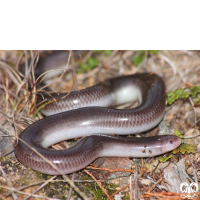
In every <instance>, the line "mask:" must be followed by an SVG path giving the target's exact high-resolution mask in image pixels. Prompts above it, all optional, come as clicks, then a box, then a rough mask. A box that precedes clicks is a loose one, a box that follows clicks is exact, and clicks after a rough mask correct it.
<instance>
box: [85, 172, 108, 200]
mask: <svg viewBox="0 0 200 200" xmlns="http://www.w3.org/2000/svg"><path fill="white" fill-rule="evenodd" d="M84 172H86V173H87V174H88V175H89V176H91V177H92V178H93V179H94V180H95V182H96V183H97V184H98V186H99V187H100V188H101V189H102V190H103V192H104V193H105V195H106V196H107V198H108V200H111V197H110V195H109V194H108V193H107V191H106V190H105V188H104V187H103V186H102V185H101V182H100V181H99V180H97V179H96V178H95V177H94V176H93V175H92V174H91V173H90V172H89V171H88V170H84Z"/></svg>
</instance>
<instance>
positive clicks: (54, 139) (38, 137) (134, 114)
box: [15, 73, 181, 175]
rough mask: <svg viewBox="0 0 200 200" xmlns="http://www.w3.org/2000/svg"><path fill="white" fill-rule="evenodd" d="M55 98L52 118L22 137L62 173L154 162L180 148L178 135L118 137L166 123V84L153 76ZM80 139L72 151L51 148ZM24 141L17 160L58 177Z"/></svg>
mask: <svg viewBox="0 0 200 200" xmlns="http://www.w3.org/2000/svg"><path fill="white" fill-rule="evenodd" d="M52 96H53V99H56V100H57V101H56V102H53V103H51V104H48V105H46V106H45V108H44V109H43V110H42V112H43V114H45V115H51V116H48V117H46V118H43V119H41V120H39V121H37V122H35V123H33V124H32V125H30V126H29V127H28V128H26V129H25V130H24V131H23V132H22V133H21V134H20V136H19V137H20V139H21V140H23V141H24V142H25V143H26V144H28V145H30V146H31V147H33V148H34V149H35V150H37V151H38V152H39V153H40V154H42V155H43V156H44V157H45V158H47V159H48V160H49V161H50V162H52V163H53V164H54V165H56V166H57V168H58V169H59V170H60V171H61V172H62V173H63V174H69V173H73V172H76V171H79V170H81V169H83V168H85V167H86V166H88V165H89V164H90V163H91V162H92V161H94V160H95V159H96V158H98V157H104V156H112V157H151V156H156V155H160V154H164V153H166V152H168V151H171V150H173V149H174V148H176V147H178V146H179V145H180V143H181V139H180V138H179V137H177V136H174V135H163V136H154V137H142V138H131V137H122V136H115V135H113V134H118V135H127V134H136V133H140V132H144V131H147V130H149V129H151V128H153V127H155V126H156V125H157V124H158V123H159V122H160V121H161V120H162V118H163V116H164V113H165V84H164V82H163V80H162V78H161V77H160V76H158V75H156V74H154V73H142V74H135V75H129V76H122V77H118V78H112V79H109V80H107V81H105V82H103V83H100V84H97V85H95V86H93V87H89V88H86V89H84V90H81V91H75V92H71V93H70V94H69V95H66V94H56V93H52ZM52 96H49V95H48V94H46V93H42V94H38V100H39V101H41V100H42V99H46V101H47V102H48V101H52ZM64 96H66V97H65V98H63V99H62V97H64ZM137 99H138V100H139V106H137V107H135V108H132V109H114V108H110V107H111V106H112V107H113V106H116V105H120V104H123V103H126V102H130V101H134V100H137ZM107 107H109V108H107ZM77 137H82V139H80V140H79V141H78V142H77V143H75V144H74V145H73V146H72V147H70V148H69V149H65V150H53V149H49V148H48V147H50V146H51V145H53V144H55V143H58V142H60V141H63V140H67V139H71V138H77ZM21 140H19V141H18V144H17V145H16V146H15V155H16V157H17V158H18V160H19V161H20V162H21V163H23V164H24V165H26V166H29V167H31V168H32V169H35V170H37V171H40V172H42V173H45V174H51V175H58V174H59V172H58V171H56V170H55V169H54V168H52V166H51V165H50V164H48V163H47V162H46V161H45V160H43V159H42V158H41V157H40V156H39V155H38V154H37V153H36V152H34V151H33V150H31V149H30V148H29V147H28V146H27V145H26V144H25V143H23V142H22V141H21Z"/></svg>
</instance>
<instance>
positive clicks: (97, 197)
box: [84, 179, 118, 200]
mask: <svg viewBox="0 0 200 200" xmlns="http://www.w3.org/2000/svg"><path fill="white" fill-rule="evenodd" d="M87 180H88V179H87ZM117 187H118V185H115V184H107V185H106V186H105V187H104V188H105V189H106V191H107V193H108V194H109V195H111V194H112V193H113V192H114V191H115V190H116V188H117ZM84 192H90V193H92V194H93V196H94V198H93V199H94V200H104V199H105V200H106V199H107V197H106V195H105V194H104V192H103V191H102V189H101V188H100V187H99V186H98V185H97V184H96V183H95V182H94V183H87V184H85V188H84Z"/></svg>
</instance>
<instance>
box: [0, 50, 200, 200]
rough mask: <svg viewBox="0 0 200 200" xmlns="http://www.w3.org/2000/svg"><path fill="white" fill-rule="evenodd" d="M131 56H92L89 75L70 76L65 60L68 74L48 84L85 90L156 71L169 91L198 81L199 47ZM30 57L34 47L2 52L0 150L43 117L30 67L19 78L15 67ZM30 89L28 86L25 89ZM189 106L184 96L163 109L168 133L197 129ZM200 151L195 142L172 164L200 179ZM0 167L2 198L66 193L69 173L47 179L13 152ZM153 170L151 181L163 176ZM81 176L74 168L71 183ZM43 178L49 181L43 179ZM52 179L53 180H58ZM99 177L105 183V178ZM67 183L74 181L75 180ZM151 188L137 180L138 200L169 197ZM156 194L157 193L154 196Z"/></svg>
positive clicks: (197, 113)
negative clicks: (110, 80) (96, 61)
mask: <svg viewBox="0 0 200 200" xmlns="http://www.w3.org/2000/svg"><path fill="white" fill-rule="evenodd" d="M91 54H92V52H91ZM134 55H135V51H113V52H112V54H111V55H110V56H106V55H105V54H104V53H101V54H98V55H95V56H96V57H97V58H98V59H99V61H100V62H99V65H98V67H97V68H95V69H94V70H92V71H89V72H88V73H83V74H75V76H71V75H70V72H69V70H68V68H67V67H68V65H67V63H66V70H65V75H67V76H63V75H62V76H61V77H58V78H55V79H54V81H55V83H53V84H52V82H51V81H50V82H48V83H49V84H50V87H51V88H52V89H53V90H56V91H62V92H63V91H64V92H66V91H70V90H71V89H72V86H73V84H74V85H75V86H76V87H77V89H83V88H85V87H88V86H91V85H93V84H95V83H97V82H101V81H104V80H105V79H107V78H111V77H116V76H122V75H127V74H133V73H137V72H146V71H148V72H155V73H157V74H159V75H160V76H162V77H163V78H164V80H165V83H166V86H167V91H173V90H175V89H177V88H183V87H186V86H188V85H190V86H192V85H198V84H199V81H200V78H199V77H200V52H199V51H159V53H158V54H157V55H154V54H148V53H147V52H146V53H145V59H144V61H143V62H142V64H140V65H139V66H138V67H136V66H135V65H134V64H133V62H132V61H131V58H132V57H133V56H134ZM28 57H31V58H33V59H37V58H38V53H37V52H32V51H31V52H29V51H28V52H26V51H24V52H23V51H0V98H1V100H0V118H1V122H0V127H1V129H0V130H1V132H2V134H3V136H1V135H0V140H1V141H3V140H5V138H7V137H5V136H8V135H9V136H10V139H11V140H10V141H9V144H7V143H8V142H4V144H3V145H2V143H0V145H1V151H2V152H1V154H4V153H7V152H8V151H10V150H12V145H13V143H14V141H15V139H16V136H17V134H18V133H20V132H21V131H22V130H23V129H24V128H25V127H27V126H28V125H29V124H32V123H33V122H34V121H36V120H38V119H39V118H42V116H41V115H40V114H38V115H37V116H36V118H33V113H34V111H35V110H34V109H35V95H36V93H37V88H36V87H35V82H36V80H35V77H34V74H33V71H32V70H31V71H30V72H29V73H28V74H27V75H26V76H23V75H22V74H21V73H20V72H19V70H18V69H19V64H20V63H23V62H24V61H25V60H26V59H27V58H28ZM32 65H33V67H34V63H32ZM30 79H31V80H32V81H31V82H32V84H31V85H28V82H27V81H28V80H29V81H30ZM63 80H65V81H63ZM28 88H31V90H30V89H29V90H28ZM193 105H194V104H193V101H192V99H188V100H185V101H181V100H180V101H177V102H175V103H174V104H172V105H171V106H168V107H167V108H166V115H165V119H164V120H165V122H166V123H167V124H168V125H169V127H170V131H172V132H173V131H174V130H176V129H179V130H180V131H181V132H182V133H183V134H184V133H186V132H187V134H186V135H187V136H190V135H191V134H188V131H189V130H191V129H192V128H194V129H195V128H196V129H199V126H200V124H199V119H200V109H199V107H193ZM157 132H158V128H155V129H154V130H152V131H151V132H149V133H147V135H149V136H151V135H154V134H157ZM199 142H200V139H198V138H195V139H190V143H192V144H194V145H198V144H199ZM3 146H4V148H3ZM2 149H3V150H2ZM3 151H4V152H3ZM198 151H199V148H198V146H197V148H196V153H195V154H193V155H187V154H186V155H179V156H178V157H176V158H175V159H174V160H172V161H173V162H178V160H180V159H181V158H184V159H185V171H186V172H187V173H189V176H190V177H191V178H192V180H193V181H195V180H196V181H199V170H200V160H199V152H198ZM152 163H157V159H156V158H154V159H146V160H143V159H140V160H139V161H137V162H136V163H134V164H133V167H134V171H135V169H136V170H137V169H138V168H141V167H145V166H146V165H145V164H149V165H151V164H152ZM0 168H1V172H0V174H1V177H0V183H1V186H0V187H1V189H0V199H5V198H6V199H27V198H28V197H29V196H30V195H31V197H30V198H29V199H35V198H36V199H43V198H44V199H52V198H53V199H56V198H59V199H61V198H66V197H67V196H68V191H69V185H68V184H67V183H66V182H64V183H63V179H68V178H67V177H68V176H65V177H59V176H58V177H50V176H46V175H42V174H40V173H39V174H38V173H36V172H35V171H33V170H31V169H29V168H27V167H25V166H23V165H22V164H20V163H19V162H18V161H17V160H16V158H15V157H14V155H13V154H11V155H9V156H8V157H5V158H2V159H1V165H0ZM146 170H147V168H146ZM154 170H155V167H152V170H150V171H149V174H150V175H151V176H152V177H153V178H154V180H155V181H159V180H161V179H162V173H158V174H156V173H154ZM161 171H162V170H161ZM190 173H191V174H190ZM84 177H85V174H84V173H82V172H78V173H76V176H75V180H74V182H75V183H77V182H76V181H77V180H80V183H79V184H76V185H78V186H79V188H81V189H82V190H83V189H84V187H86V185H87V184H88V183H87V180H84ZM70 178H71V176H70ZM137 178H138V181H139V180H141V179H144V175H143V173H142V172H141V173H139V174H138V177H137ZM45 179H46V180H47V181H45ZM54 180H56V182H55V181H54ZM44 181H45V182H44ZM84 181H85V182H84ZM101 181H102V180H101ZM103 181H105V182H107V183H109V181H107V180H103ZM38 182H39V183H38ZM67 182H69V180H67ZM81 182H83V183H81ZM117 182H118V183H119V179H116V180H115V183H117ZM37 183H38V185H40V186H39V187H38V186H37ZM86 183H87V184H86ZM103 183H104V182H103ZM127 184H129V182H127V183H126V184H124V185H125V186H123V185H121V186H120V188H123V187H124V188H127ZM159 184H160V185H162V186H166V183H165V184H164V181H163V182H162V181H160V182H159ZM45 185H46V186H45ZM47 185H48V186H47ZM66 185H67V186H66ZM71 185H73V182H72V183H71ZM104 185H105V183H104V184H102V186H104ZM25 186H26V187H25ZM153 186H154V184H153V183H152V184H151V185H149V186H147V187H145V186H144V185H141V184H138V193H139V195H138V196H139V197H141V199H142V198H145V199H149V197H150V196H151V198H152V197H154V198H155V199H170V198H171V196H170V197H169V193H166V194H165V193H162V194H160V193H159V192H163V191H164V190H163V191H160V190H159V189H158V187H153ZM48 187H49V188H51V190H50V189H48ZM66 187H67V188H66ZM27 188H28V189H27ZM52 188H54V189H52ZM55 188H56V189H55ZM120 188H118V190H119V191H121V190H120ZM151 188H153V190H150V189H151ZM52 190H53V191H52ZM56 190H57V192H56ZM130 191H131V190H130ZM148 191H151V192H150V193H148V194H147V193H145V192H148ZM125 192H126V193H129V190H128V189H127V190H125ZM134 192H135V191H134ZM156 192H157V193H156ZM25 193H26V194H25ZM154 193H155V195H154ZM158 193H159V195H157V194H158ZM74 195H75V196H72V198H75V197H76V196H77V194H74ZM124 195H125V194H124ZM143 195H146V196H143ZM163 195H164V197H163ZM86 196H89V197H90V198H95V197H94V196H93V197H91V194H86V195H85V196H84V198H85V199H87V197H86ZM110 196H111V195H110ZM142 196H143V197H142ZM175 197H176V195H174V198H175ZM96 198H97V197H96ZM105 198H106V197H105ZM109 198H114V197H109ZM177 198H178V197H177ZM179 198H180V197H179ZM130 199H131V197H130Z"/></svg>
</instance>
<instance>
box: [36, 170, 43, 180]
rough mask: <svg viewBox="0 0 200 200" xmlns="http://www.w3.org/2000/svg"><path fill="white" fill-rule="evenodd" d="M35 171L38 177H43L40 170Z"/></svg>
mask: <svg viewBox="0 0 200 200" xmlns="http://www.w3.org/2000/svg"><path fill="white" fill-rule="evenodd" d="M35 173H36V174H37V176H38V178H40V179H43V175H42V174H41V173H40V172H38V171H36V172H35Z"/></svg>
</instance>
